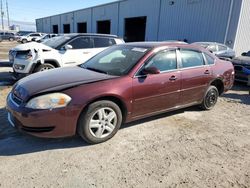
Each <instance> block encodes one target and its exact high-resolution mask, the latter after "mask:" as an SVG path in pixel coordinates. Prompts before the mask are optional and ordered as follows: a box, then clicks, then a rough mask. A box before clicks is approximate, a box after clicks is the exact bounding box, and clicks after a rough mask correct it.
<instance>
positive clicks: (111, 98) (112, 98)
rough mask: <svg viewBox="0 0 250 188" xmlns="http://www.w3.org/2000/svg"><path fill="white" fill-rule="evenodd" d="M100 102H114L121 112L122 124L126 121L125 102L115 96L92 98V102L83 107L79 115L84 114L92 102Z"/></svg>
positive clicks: (126, 110)
mask: <svg viewBox="0 0 250 188" xmlns="http://www.w3.org/2000/svg"><path fill="white" fill-rule="evenodd" d="M102 100H107V101H111V102H114V103H115V104H116V105H118V107H119V108H120V109H121V112H122V123H124V122H125V121H126V117H127V115H128V108H127V105H126V104H125V102H124V101H123V100H122V99H121V98H120V97H117V96H115V95H105V96H100V97H97V98H94V99H92V100H90V101H89V102H88V103H87V104H86V105H85V107H84V109H83V110H82V112H81V114H82V113H83V112H85V110H86V109H87V108H88V106H89V105H90V104H92V103H94V102H97V101H102Z"/></svg>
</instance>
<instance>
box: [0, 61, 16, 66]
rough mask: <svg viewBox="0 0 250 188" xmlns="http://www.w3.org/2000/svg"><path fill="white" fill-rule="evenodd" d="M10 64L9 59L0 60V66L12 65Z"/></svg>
mask: <svg viewBox="0 0 250 188" xmlns="http://www.w3.org/2000/svg"><path fill="white" fill-rule="evenodd" d="M12 65H13V64H12V63H10V62H9V61H0V67H12Z"/></svg>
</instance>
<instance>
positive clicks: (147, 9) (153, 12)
mask: <svg viewBox="0 0 250 188" xmlns="http://www.w3.org/2000/svg"><path fill="white" fill-rule="evenodd" d="M119 4H120V6H119V33H118V34H119V36H121V37H123V36H124V29H125V28H124V25H125V18H132V17H139V16H147V25H146V36H145V39H146V40H148V41H156V40H157V33H158V21H159V10H160V0H130V1H121V2H120V3H119ZM135 31H136V28H135Z"/></svg>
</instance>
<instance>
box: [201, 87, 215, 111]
mask: <svg viewBox="0 0 250 188" xmlns="http://www.w3.org/2000/svg"><path fill="white" fill-rule="evenodd" d="M218 97H219V92H218V89H217V88H216V87H215V86H209V88H208V89H207V91H206V94H205V96H204V98H203V101H202V103H201V108H202V109H203V110H211V109H212V108H213V107H214V106H215V104H216V103H217V100H218Z"/></svg>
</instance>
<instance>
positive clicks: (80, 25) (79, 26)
mask: <svg viewBox="0 0 250 188" xmlns="http://www.w3.org/2000/svg"><path fill="white" fill-rule="evenodd" d="M77 32H78V33H87V23H86V22H81V23H77Z"/></svg>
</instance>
